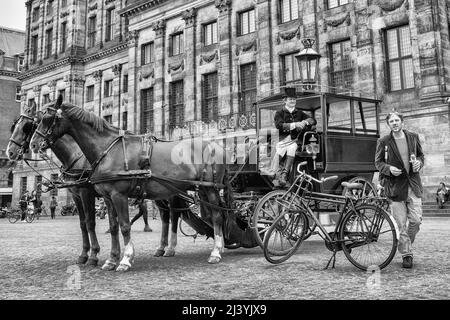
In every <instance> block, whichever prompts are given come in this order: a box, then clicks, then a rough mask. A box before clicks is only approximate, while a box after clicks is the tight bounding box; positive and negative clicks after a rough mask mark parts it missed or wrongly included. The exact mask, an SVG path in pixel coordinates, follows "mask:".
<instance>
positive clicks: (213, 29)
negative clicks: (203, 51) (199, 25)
mask: <svg viewBox="0 0 450 320" xmlns="http://www.w3.org/2000/svg"><path fill="white" fill-rule="evenodd" d="M203 39H204V44H205V46H209V45H210V44H214V43H217V41H218V37H217V22H216V21H214V22H212V23H208V24H205V25H204V26H203Z"/></svg>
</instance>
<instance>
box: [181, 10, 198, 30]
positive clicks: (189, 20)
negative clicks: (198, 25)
mask: <svg viewBox="0 0 450 320" xmlns="http://www.w3.org/2000/svg"><path fill="white" fill-rule="evenodd" d="M196 16H197V10H196V9H195V8H191V9H187V10H186V11H184V12H183V13H182V15H181V17H182V19H183V20H184V21H185V23H186V27H192V26H193V25H194V23H195V17H196Z"/></svg>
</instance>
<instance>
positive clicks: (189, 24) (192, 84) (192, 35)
mask: <svg viewBox="0 0 450 320" xmlns="http://www.w3.org/2000/svg"><path fill="white" fill-rule="evenodd" d="M196 15H197V12H196V9H195V8H191V9H188V10H186V11H185V12H183V15H182V17H183V20H184V21H185V29H184V37H185V38H184V39H185V43H186V46H185V54H186V56H185V63H184V72H185V75H186V76H185V77H184V80H185V81H184V105H185V109H184V113H185V121H193V120H197V98H196V86H197V76H196V75H197V72H196V51H195V44H196V43H197V39H196V26H195V18H196Z"/></svg>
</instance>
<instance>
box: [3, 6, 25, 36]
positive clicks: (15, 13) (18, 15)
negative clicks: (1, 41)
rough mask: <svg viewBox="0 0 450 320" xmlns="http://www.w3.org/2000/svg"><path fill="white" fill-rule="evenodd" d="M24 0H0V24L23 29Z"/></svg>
mask: <svg viewBox="0 0 450 320" xmlns="http://www.w3.org/2000/svg"><path fill="white" fill-rule="evenodd" d="M26 15H27V11H26V8H25V0H0V26H2V27H8V28H12V29H18V30H22V31H25V24H26Z"/></svg>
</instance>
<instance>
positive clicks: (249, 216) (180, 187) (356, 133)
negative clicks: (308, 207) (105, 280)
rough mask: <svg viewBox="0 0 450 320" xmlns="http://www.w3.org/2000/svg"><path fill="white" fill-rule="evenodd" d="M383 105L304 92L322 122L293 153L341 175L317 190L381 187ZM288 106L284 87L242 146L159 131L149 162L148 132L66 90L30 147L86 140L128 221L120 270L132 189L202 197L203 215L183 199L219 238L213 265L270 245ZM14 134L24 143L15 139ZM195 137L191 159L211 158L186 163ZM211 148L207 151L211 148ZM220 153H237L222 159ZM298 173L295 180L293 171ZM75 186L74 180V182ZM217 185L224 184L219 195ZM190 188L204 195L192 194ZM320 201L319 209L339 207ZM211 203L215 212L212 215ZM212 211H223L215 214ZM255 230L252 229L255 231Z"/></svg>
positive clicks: (116, 212)
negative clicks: (377, 182)
mask: <svg viewBox="0 0 450 320" xmlns="http://www.w3.org/2000/svg"><path fill="white" fill-rule="evenodd" d="M378 103H379V101H378V100H373V99H366V98H360V97H355V96H346V95H338V94H330V93H314V92H299V94H298V98H297V105H296V107H297V108H299V109H301V110H303V111H304V112H307V113H309V114H310V115H311V117H313V118H314V119H316V120H317V127H316V129H315V130H313V131H308V132H305V133H304V135H302V141H301V142H300V141H299V150H298V151H297V155H296V159H295V161H296V163H300V162H302V161H305V160H306V161H307V172H309V173H310V174H311V175H312V176H314V177H315V178H317V179H321V178H324V177H329V176H332V175H337V176H338V179H337V180H335V181H333V182H331V181H330V182H329V183H324V184H315V185H314V189H315V190H318V191H323V192H328V193H334V194H342V193H346V192H347V191H348V190H345V188H344V189H342V187H341V182H343V181H351V182H353V181H358V182H362V185H363V187H362V188H361V189H359V190H358V191H357V192H359V195H360V196H363V195H364V196H368V195H375V194H376V191H375V189H374V187H373V186H372V184H371V180H372V177H373V173H374V171H375V167H374V165H373V159H374V152H375V144H376V140H377V138H378V137H379V122H378V108H377V107H378ZM281 107H282V95H281V94H276V95H273V96H270V97H268V98H265V99H262V100H261V101H259V102H258V103H257V115H256V119H257V130H256V135H255V136H249V137H247V138H246V139H244V142H245V145H244V147H243V148H240V147H239V146H237V145H234V146H230V145H227V144H226V142H225V143H218V142H219V140H220V139H221V138H219V139H215V141H211V140H210V141H207V140H205V139H201V138H200V139H198V138H197V139H192V141H177V142H164V141H161V140H158V139H156V138H155V139H150V140H149V145H148V146H147V147H146V148H144V149H145V152H146V154H145V156H146V157H144V158H145V160H146V161H147V165H148V166H147V167H142V162H143V161H142V160H143V157H142V155H143V151H144V149H143V145H144V143H143V141H144V140H143V139H144V138H145V137H142V136H136V135H133V134H131V133H127V132H123V131H121V130H119V129H117V128H114V127H112V126H110V125H108V124H106V123H105V122H104V121H103V120H102V119H100V118H98V117H96V116H95V115H93V114H91V113H89V112H86V111H84V110H82V109H81V108H79V107H77V106H73V105H70V104H63V102H62V99H61V98H59V99H58V101H56V102H54V103H52V104H51V105H49V106H47V109H46V114H45V115H44V117H43V118H42V121H41V122H40V124H39V126H38V128H37V129H36V130H35V133H34V135H33V138H32V139H31V146H32V148H33V149H34V150H35V151H37V150H38V149H39V148H40V147H43V146H44V145H45V147H49V146H50V147H54V146H55V142H58V141H62V138H64V137H66V136H71V137H72V138H73V140H74V141H75V142H76V144H78V145H79V148H80V149H81V151H82V152H83V153H84V155H85V157H86V158H87V161H88V162H89V163H90V173H89V177H88V179H86V178H84V179H83V181H82V182H83V183H89V184H91V185H94V186H95V190H96V191H97V192H99V193H100V194H101V195H102V196H103V197H104V198H105V200H106V201H107V203H108V204H109V211H110V212H111V213H112V218H111V219H110V223H114V224H115V225H114V226H113V227H114V228H113V229H112V230H115V228H118V224H119V222H120V227H121V228H122V233H123V236H124V239H125V240H124V241H125V245H126V248H125V254H124V258H123V259H122V261H121V264H120V266H119V269H120V268H121V270H128V269H129V267H130V266H131V263H132V260H133V258H134V249H133V245H132V243H131V239H130V236H129V227H127V218H126V217H127V216H128V211H127V210H126V208H127V206H125V204H126V203H127V199H128V197H132V198H133V197H147V198H150V199H164V198H172V199H173V198H174V197H175V198H177V197H178V198H179V199H181V200H183V201H184V203H185V204H189V203H191V204H192V203H197V204H198V205H199V206H200V207H201V209H202V210H200V212H201V216H198V215H197V214H194V213H192V212H190V210H186V209H188V208H189V206H185V207H183V208H181V209H183V210H181V211H184V212H185V214H184V215H183V218H184V219H186V220H187V221H188V223H190V224H191V225H192V226H193V227H194V228H197V229H200V231H201V233H203V234H207V235H210V236H214V242H215V246H214V250H213V252H212V253H211V256H210V260H209V262H213V263H215V262H219V261H220V259H221V256H220V252H221V250H222V249H223V245H224V243H225V245H226V246H227V247H229V248H233V247H239V246H244V247H253V246H255V245H260V246H261V247H263V236H264V233H265V231H266V230H267V228H269V227H270V226H271V225H272V223H273V221H274V219H275V218H276V216H274V215H271V214H270V212H268V211H267V205H268V204H269V205H270V204H271V203H272V202H271V201H273V199H274V194H275V195H280V196H281V195H282V194H284V193H285V190H279V189H278V190H277V189H276V188H275V187H274V185H273V183H272V178H273V177H272V175H273V168H272V167H271V165H270V164H271V163H272V162H273V156H274V155H275V150H274V149H275V143H276V142H277V137H276V136H277V130H276V129H275V127H274V124H273V118H274V112H275V111H276V110H278V109H280V108H281ZM22 118H23V119H22V120H23V121H25V120H26V121H31V122H32V121H33V116H32V115H28V116H27V115H22ZM33 130H34V129H33ZM31 133H33V132H31ZM13 136H14V134H13ZM22 138H23V139H29V138H30V132H27V133H26V134H22ZM188 140H189V139H188ZM223 140H229V139H227V138H224V139H223ZM11 141H12V142H14V143H15V144H17V145H19V146H23V143H17V141H15V140H14V139H12V140H11ZM195 141H199V142H195ZM69 143H73V141H72V142H67V139H66V142H64V143H62V142H61V144H63V145H64V144H65V147H66V148H67V147H68V146H67V145H68V144H69ZM196 144H197V146H200V149H199V150H196V149H195V148H193V149H192V150H190V152H191V153H190V154H189V158H190V159H191V158H192V159H196V158H197V156H199V158H200V159H202V162H203V163H201V164H197V163H186V162H184V161H185V160H186V154H184V155H183V150H184V151H186V150H188V149H189V148H191V146H195V145H196ZM223 147H225V148H223ZM177 148H178V149H177ZM236 148H240V149H241V150H244V152H243V153H241V154H237V153H236V152H235V154H234V156H232V157H231V158H230V157H228V155H227V151H229V150H230V149H234V150H235V149H236ZM222 149H223V150H222ZM205 150H206V151H208V152H206V153H205ZM220 150H222V153H221V151H220ZM197 151H199V154H198V155H197V153H198V152H197ZM205 155H206V158H205ZM174 157H175V158H176V159H174ZM220 157H222V158H223V159H228V160H230V159H231V161H227V160H225V162H220V161H217V159H218V158H220ZM223 164H225V166H224V165H223ZM68 165H70V161H69V164H68ZM72 165H73V164H72ZM85 172H86V170H84V171H83V173H85ZM290 179H291V181H293V180H294V179H295V173H294V172H292V173H291V177H290ZM73 185H76V182H75V184H70V186H73ZM230 185H231V187H230ZM219 189H223V190H226V192H224V193H222V194H221V195H219V194H220V193H219ZM230 189H231V190H232V191H233V192H230ZM188 191H189V192H188ZM192 192H193V193H194V194H196V196H192ZM90 193H92V192H90ZM198 195H199V196H198ZM276 198H277V196H275V199H276ZM171 208H172V209H176V208H173V206H171ZM316 209H317V211H318V212H319V211H322V210H335V209H336V208H331V209H330V208H320V207H317V208H316ZM206 211H208V212H209V211H211V212H213V213H211V214H205V212H206ZM214 212H219V214H218V215H214V214H215V213H214ZM86 215H87V214H86ZM80 219H81V216H80ZM94 219H95V214H94ZM128 223H129V222H128ZM222 228H224V229H226V228H227V231H226V232H225V233H222ZM172 231H174V230H173V229H172ZM113 233H114V232H112V235H113ZM114 234H115V236H114V237H113V240H114V241H113V248H112V251H111V258H110V259H108V261H107V262H106V263H105V265H104V267H106V268H107V269H111V268H115V266H116V264H117V262H118V257H117V255H118V253H120V249H119V250H118V248H117V247H116V245H117V246H118V241H117V238H116V237H117V233H114ZM250 235H253V236H252V239H250ZM166 237H167V234H166ZM175 244H176V241H175ZM166 245H167V243H166Z"/></svg>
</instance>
